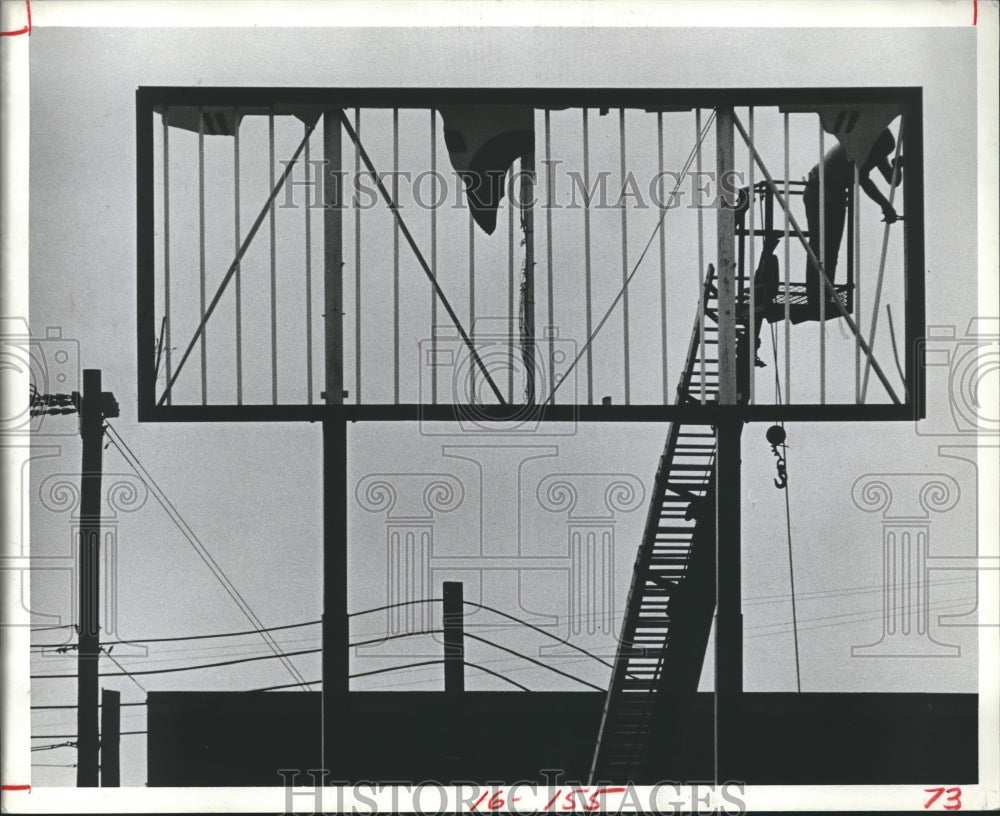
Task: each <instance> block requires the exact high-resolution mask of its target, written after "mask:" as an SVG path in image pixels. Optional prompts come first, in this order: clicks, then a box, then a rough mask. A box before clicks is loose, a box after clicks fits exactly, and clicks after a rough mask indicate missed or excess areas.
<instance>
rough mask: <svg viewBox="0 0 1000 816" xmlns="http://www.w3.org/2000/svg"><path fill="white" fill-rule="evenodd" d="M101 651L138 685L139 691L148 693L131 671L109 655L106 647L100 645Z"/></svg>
mask: <svg viewBox="0 0 1000 816" xmlns="http://www.w3.org/2000/svg"><path fill="white" fill-rule="evenodd" d="M101 651H102V652H103V653H104V655H105V657H107V658H108V660H110V661H111V662H112V663H114V664H115V665H116V666H117V667H118V668H119V669H121V670H122V671H123V672H124V673H125V676H126V677H128V679H129V680H131V681H132V682H133V683H135V684H136V685H137V686H138V687H139V691H141V692H142V693H143V694H148V693H149V692H147V691H146V689H145V687H144V686H143V685H142V683H140V682H139V681H138V680H136V679H135V677H133V673H132V672H130V671H129V670H128V669H126V668H125V667H124V666H123V665H122V664H121V663H119V662H118V660H117V658H115V657H112V656H111V652H110V651H109V650H108V649H105V648H104V647H103V646H101Z"/></svg>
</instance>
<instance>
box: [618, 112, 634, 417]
mask: <svg viewBox="0 0 1000 816" xmlns="http://www.w3.org/2000/svg"><path fill="white" fill-rule="evenodd" d="M618 146H619V166H620V170H621V181H622V192H623V193H624V191H625V179H626V175H625V174H626V172H627V170H626V167H625V108H619V109H618ZM621 205H622V207H621V209H622V349H623V351H624V362H625V371H624V375H625V404H626V405H629V404H630V403H631V401H632V399H631V383H630V379H631V378H630V376H629V334H628V215H627V212H628V208H627V207H626V206H625V196H624V195H623V196H622V201H621Z"/></svg>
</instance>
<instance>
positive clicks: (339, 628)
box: [322, 110, 350, 778]
mask: <svg viewBox="0 0 1000 816" xmlns="http://www.w3.org/2000/svg"><path fill="white" fill-rule="evenodd" d="M340 117H341V112H340V111H339V110H328V111H326V112H324V113H323V159H324V178H323V281H324V284H323V306H324V314H325V323H324V325H325V334H326V337H325V341H326V342H325V374H326V390H325V391H324V398H325V400H326V404H327V406H329V408H328V411H329V413H328V416H327V418H326V419H324V420H323V697H322V706H323V713H322V718H323V756H322V762H323V767H324V768H329V769H331V770H334V771H335V772H341V773H346V772H347V770H346V765H345V762H346V760H347V758H348V754H347V751H346V746H347V740H346V737H347V735H348V731H347V727H346V724H345V720H344V716H345V712H346V703H347V700H346V695H347V692H348V689H349V685H350V681H349V679H348V673H349V663H350V661H349V654H350V652H349V647H348V617H347V421H346V419H345V417H344V414H343V410H342V406H343V402H344V367H343V365H344V362H343V347H344V336H343V329H344V326H343V320H344V318H343V269H344V248H343V237H344V236H343V187H342V185H343V173H342V172H341V162H342V155H341V127H342V125H341V119H340ZM341 778H344V777H341Z"/></svg>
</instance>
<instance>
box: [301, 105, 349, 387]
mask: <svg viewBox="0 0 1000 816" xmlns="http://www.w3.org/2000/svg"><path fill="white" fill-rule="evenodd" d="M302 127H303V130H304V131H305V138H306V147H305V162H306V163H305V168H306V196H305V199H306V200H305V211H306V214H305V219H306V223H305V230H306V235H305V238H306V252H305V255H306V257H305V264H306V394H307V397H306V399H307V401H308V404H309V405H312V404H313V326H312V208H311V207H310V206H309V205H310V200H311V192H310V187H309V185H310V181H311V179H312V165H311V164H310V163H309V125H307V124H305V123H303V125H302ZM336 181H337V183H338V184H339V183H340V179H339V178H338V179H336Z"/></svg>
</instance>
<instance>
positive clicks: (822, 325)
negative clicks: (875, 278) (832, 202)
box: [817, 122, 826, 405]
mask: <svg viewBox="0 0 1000 816" xmlns="http://www.w3.org/2000/svg"><path fill="white" fill-rule="evenodd" d="M824 135H825V134H824V132H823V123H822V122H820V125H819V274H818V275H817V277H818V278H819V281H818V286H819V402H820V405H822V404H823V403H825V402H826V284H825V283H823V278H825V277H826V155H825V152H826V151H825V148H824V145H823V137H824Z"/></svg>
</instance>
